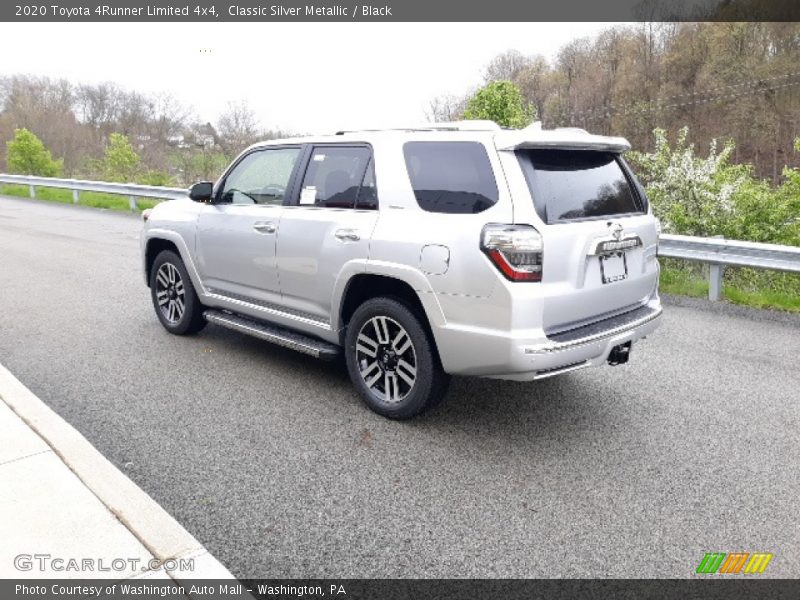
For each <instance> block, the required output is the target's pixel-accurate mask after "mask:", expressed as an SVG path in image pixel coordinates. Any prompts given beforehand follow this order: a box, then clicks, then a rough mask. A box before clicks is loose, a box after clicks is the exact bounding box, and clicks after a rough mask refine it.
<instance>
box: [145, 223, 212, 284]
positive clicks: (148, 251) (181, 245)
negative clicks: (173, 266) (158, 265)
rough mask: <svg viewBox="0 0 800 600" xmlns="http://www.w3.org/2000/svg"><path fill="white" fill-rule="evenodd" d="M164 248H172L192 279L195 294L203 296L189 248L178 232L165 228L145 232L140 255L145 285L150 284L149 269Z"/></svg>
mask: <svg viewBox="0 0 800 600" xmlns="http://www.w3.org/2000/svg"><path fill="white" fill-rule="evenodd" d="M164 250H172V251H173V252H175V253H176V254H177V255H178V256H180V257H181V260H182V261H183V264H184V266H185V267H186V272H187V273H188V274H189V278H190V279H191V280H192V285H193V286H194V289H195V292H197V295H198V296H200V297H201V298H203V297H205V295H206V290H205V288H204V287H203V285H202V282H201V281H200V277H199V275H198V273H197V269H195V266H194V261H193V260H192V257H191V255H190V253H189V249H188V248H187V247H186V242H185V240H184V239H183V237H182V236H181V235H180V234H179V233H177V232H174V231H170V230H166V229H157V230H150V231H148V232H147V239H146V240H145V242H144V252H143V257H142V258H143V261H144V265H143V267H144V277H145V282H146V283H147V286H148V287H149V286H150V270H151V269H152V267H153V262H155V260H156V257H157V256H158V254H159V253H160V252H162V251H164Z"/></svg>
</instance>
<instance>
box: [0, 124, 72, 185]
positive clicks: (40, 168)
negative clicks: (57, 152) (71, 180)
mask: <svg viewBox="0 0 800 600" xmlns="http://www.w3.org/2000/svg"><path fill="white" fill-rule="evenodd" d="M6 164H7V165H8V170H9V171H11V172H12V173H19V174H22V175H39V176H40V177H57V176H58V175H60V174H61V169H62V168H63V166H64V162H63V160H61V159H59V160H54V159H53V157H52V155H51V154H50V151H49V150H48V149H47V148H45V147H44V144H43V143H42V140H40V139H39V138H38V137H36V135H34V134H33V133H31V132H30V131H28V130H27V129H16V130H14V139H13V140H10V141H8V142H6Z"/></svg>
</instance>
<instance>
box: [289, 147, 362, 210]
mask: <svg viewBox="0 0 800 600" xmlns="http://www.w3.org/2000/svg"><path fill="white" fill-rule="evenodd" d="M371 165H372V151H371V150H370V149H369V148H367V147H366V146H319V147H316V148H314V150H313V152H312V153H311V157H310V159H309V162H308V168H307V169H306V174H305V177H303V185H302V187H301V188H300V205H301V206H303V205H310V206H323V207H327V208H377V195H376V194H375V175H374V171H373V170H372V168H371Z"/></svg>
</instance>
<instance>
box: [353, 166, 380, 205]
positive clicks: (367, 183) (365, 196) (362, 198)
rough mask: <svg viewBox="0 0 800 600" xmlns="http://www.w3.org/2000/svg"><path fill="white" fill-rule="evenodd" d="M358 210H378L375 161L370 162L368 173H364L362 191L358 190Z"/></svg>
mask: <svg viewBox="0 0 800 600" xmlns="http://www.w3.org/2000/svg"><path fill="white" fill-rule="evenodd" d="M356 208H369V209H376V208H378V189H377V187H376V186H375V161H373V160H370V161H369V165H368V166H367V172H366V173H364V181H362V182H361V189H360V190H358V199H357V200H356Z"/></svg>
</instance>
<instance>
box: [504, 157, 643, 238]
mask: <svg viewBox="0 0 800 600" xmlns="http://www.w3.org/2000/svg"><path fill="white" fill-rule="evenodd" d="M517 156H518V158H519V161H520V164H521V165H522V170H523V172H524V173H525V179H526V180H527V182H528V186H529V188H530V191H531V195H532V196H533V203H534V206H535V208H536V212H537V213H538V214H539V216H540V217H541V218H542V220H543V221H544V222H545V223H557V222H559V221H575V220H581V219H595V218H602V217H609V216H619V215H625V214H635V213H643V212H646V210H647V208H646V201H645V200H644V199H643V198H642V197H640V194H639V191H638V190H637V189H636V187H635V180H634V179H633V175H632V174H631V173H630V172H629V171H628V170H627V168H626V167H625V165H624V163H623V162H622V159H621V158H620V157H619V156H618V155H616V154H614V153H612V152H598V151H595V150H551V149H536V150H519V151H517Z"/></svg>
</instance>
